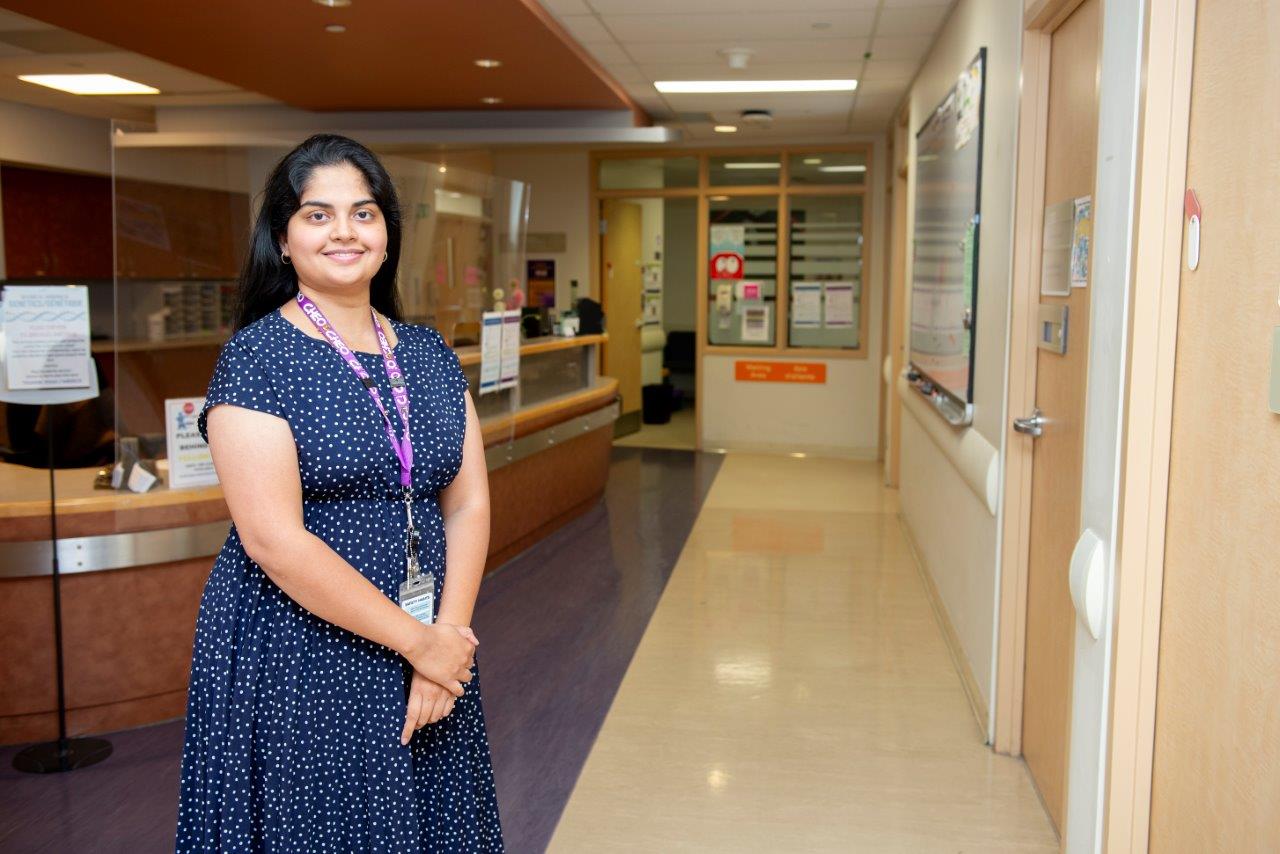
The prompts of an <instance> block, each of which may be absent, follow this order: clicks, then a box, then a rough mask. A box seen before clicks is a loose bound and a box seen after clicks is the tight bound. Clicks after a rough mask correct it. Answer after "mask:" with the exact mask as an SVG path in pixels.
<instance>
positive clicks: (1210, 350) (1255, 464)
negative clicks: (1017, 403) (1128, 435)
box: [1150, 0, 1280, 854]
mask: <svg viewBox="0 0 1280 854" xmlns="http://www.w3.org/2000/svg"><path fill="white" fill-rule="evenodd" d="M1195 27H1196V32H1195V53H1194V64H1193V72H1192V75H1193V76H1192V83H1191V125H1190V135H1189V138H1188V148H1187V177H1186V181H1187V183H1186V186H1187V187H1189V188H1191V189H1193V190H1195V192H1196V195H1197V196H1198V198H1199V200H1200V204H1201V205H1202V207H1203V211H1204V225H1203V232H1202V233H1203V240H1202V243H1201V253H1200V263H1199V267H1198V268H1197V269H1196V270H1195V271H1190V270H1188V269H1187V265H1186V263H1185V258H1186V247H1185V246H1184V248H1183V255H1184V263H1183V264H1182V268H1181V269H1182V273H1181V283H1180V288H1179V306H1178V333H1177V334H1178V338H1177V351H1176V356H1175V366H1174V380H1173V383H1174V386H1173V388H1174V392H1173V424H1172V435H1171V445H1170V461H1169V492H1168V511H1167V514H1168V515H1167V519H1166V522H1167V525H1166V533H1165V560H1164V592H1163V598H1162V602H1161V609H1162V612H1161V628H1160V655H1159V670H1158V677H1157V683H1156V715H1155V752H1154V757H1153V763H1154V764H1153V769H1152V791H1151V825H1150V834H1151V835H1150V850H1151V851H1152V852H1182V851H1230V852H1239V854H1246V853H1247V852H1263V851H1267V852H1271V851H1276V850H1280V711H1278V710H1280V675H1277V674H1280V489H1278V488H1277V484H1280V415H1276V414H1275V413H1273V412H1271V411H1270V410H1269V407H1268V395H1267V389H1268V384H1269V382H1271V381H1273V377H1272V376H1271V365H1272V336H1273V335H1274V334H1276V333H1275V330H1276V328H1277V327H1280V307H1277V296H1280V277H1278V276H1277V275H1276V271H1277V270H1278V269H1280V242H1278V241H1277V240H1276V238H1275V233H1276V231H1275V229H1274V228H1272V226H1278V227H1280V159H1277V157H1276V128H1277V127H1278V126H1280V54H1278V53H1277V52H1276V45H1277V44H1280V9H1278V8H1277V7H1276V5H1275V4H1274V3H1267V2H1263V0H1199V2H1198V4H1197V10H1196V24H1195Z"/></svg>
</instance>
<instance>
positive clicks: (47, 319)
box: [3, 285, 94, 391]
mask: <svg viewBox="0 0 1280 854" xmlns="http://www.w3.org/2000/svg"><path fill="white" fill-rule="evenodd" d="M3 312H4V330H5V335H4V348H5V353H4V356H5V382H6V385H7V386H8V388H9V389H10V390H13V391H20V390H36V389H83V388H88V387H89V386H90V385H91V384H92V383H93V380H94V377H93V358H92V356H91V355H90V352H89V289H88V288H87V287H85V286H84V285H6V286H5V289H4V305H3Z"/></svg>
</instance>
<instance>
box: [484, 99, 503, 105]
mask: <svg viewBox="0 0 1280 854" xmlns="http://www.w3.org/2000/svg"><path fill="white" fill-rule="evenodd" d="M480 103H482V104H490V105H492V104H501V103H502V99H501V98H481V99H480Z"/></svg>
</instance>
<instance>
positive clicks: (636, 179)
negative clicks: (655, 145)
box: [599, 157, 698, 190]
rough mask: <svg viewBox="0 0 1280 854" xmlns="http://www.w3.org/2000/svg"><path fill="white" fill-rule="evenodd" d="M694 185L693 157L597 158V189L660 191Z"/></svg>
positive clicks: (695, 178)
mask: <svg viewBox="0 0 1280 854" xmlns="http://www.w3.org/2000/svg"><path fill="white" fill-rule="evenodd" d="M696 186H698V158H697V157H623V158H618V159H616V160H601V161H600V171H599V188H600V189H601V190H661V189H665V188H668V187H696Z"/></svg>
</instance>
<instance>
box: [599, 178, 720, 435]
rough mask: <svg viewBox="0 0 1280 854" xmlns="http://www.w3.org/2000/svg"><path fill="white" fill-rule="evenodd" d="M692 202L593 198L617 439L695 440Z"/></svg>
mask: <svg viewBox="0 0 1280 854" xmlns="http://www.w3.org/2000/svg"><path fill="white" fill-rule="evenodd" d="M697 215H698V200H697V199H696V198H692V197H660V196H647V197H646V196H637V197H628V198H606V199H601V200H600V254H599V258H600V270H599V275H600V282H601V283H602V297H603V300H602V302H603V306H604V312H605V317H606V318H607V321H608V331H609V340H608V341H607V342H606V344H605V347H604V366H603V370H604V373H606V374H609V375H610V376H614V377H617V378H618V381H619V395H620V397H621V400H622V404H621V415H620V417H619V419H618V421H617V423H616V425H615V444H617V445H620V446H625V447H643V448H667V449H672V450H687V451H692V450H695V448H696V446H697V427H696V424H697V410H696V407H697V398H696V391H697V375H696V371H697V358H696V350H697V347H696V336H697V319H698V313H697V267H696V260H695V259H696V257H697V241H698V226H697Z"/></svg>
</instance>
